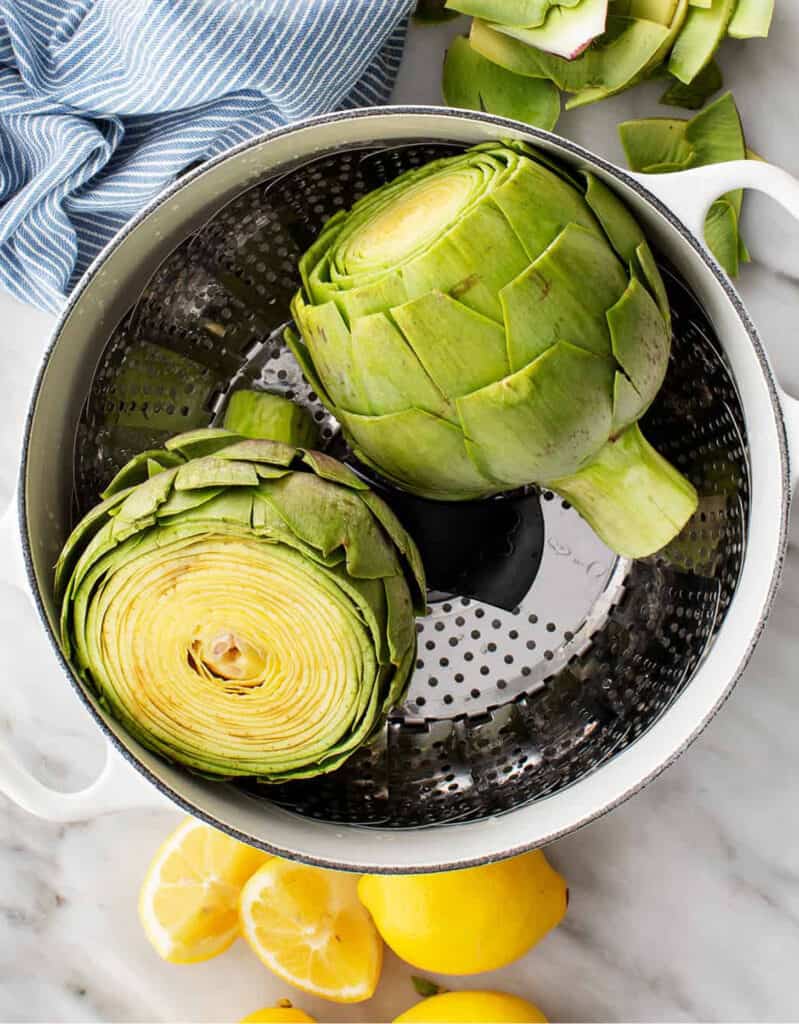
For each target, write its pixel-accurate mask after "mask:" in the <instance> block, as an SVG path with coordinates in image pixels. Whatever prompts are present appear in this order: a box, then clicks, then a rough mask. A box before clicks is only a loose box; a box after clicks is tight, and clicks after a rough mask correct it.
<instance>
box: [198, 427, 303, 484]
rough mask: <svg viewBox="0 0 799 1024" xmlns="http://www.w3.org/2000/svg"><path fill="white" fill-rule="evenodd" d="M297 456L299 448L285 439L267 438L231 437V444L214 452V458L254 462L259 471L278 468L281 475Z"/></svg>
mask: <svg viewBox="0 0 799 1024" xmlns="http://www.w3.org/2000/svg"><path fill="white" fill-rule="evenodd" d="M296 456H297V448H296V447H295V446H294V445H293V444H289V443H287V442H284V441H270V440H267V439H266V438H254V437H253V438H248V439H247V440H245V441H237V440H236V439H235V438H233V437H232V438H231V440H230V444H228V445H227V446H226V447H225V448H221V449H219V450H218V451H217V452H215V453H214V455H213V458H217V459H224V460H234V461H238V462H253V463H255V464H256V466H255V468H256V470H257V471H259V475H260V471H262V470H264V469H268V470H270V471H271V470H277V471H278V473H279V475H281V476H282V475H283V472H284V471H285V470H287V469H288V467H289V466H290V465H291V463H292V462H293V461H294V459H295V458H296Z"/></svg>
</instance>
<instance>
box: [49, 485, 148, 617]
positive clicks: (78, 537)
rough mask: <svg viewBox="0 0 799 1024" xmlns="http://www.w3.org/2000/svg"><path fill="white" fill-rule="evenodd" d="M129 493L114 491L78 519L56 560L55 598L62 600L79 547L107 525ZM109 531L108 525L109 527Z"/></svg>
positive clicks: (128, 490) (126, 490) (129, 490)
mask: <svg viewBox="0 0 799 1024" xmlns="http://www.w3.org/2000/svg"><path fill="white" fill-rule="evenodd" d="M130 493H131V488H127V489H125V490H122V491H115V492H114V493H113V494H111V495H110V496H109V497H108V498H105V499H104V500H103V501H101V502H100V504H99V505H95V506H94V508H93V509H91V510H90V511H89V512H87V514H86V515H85V516H84V517H83V519H81V520H80V522H79V523H78V524H77V526H76V527H75V528H74V530H72V532H71V533H70V535H69V537H68V538H67V540H66V543H65V544H64V546H63V548H62V549H61V553H60V555H59V556H58V561H57V562H56V565H55V584H54V586H55V595H56V600H62V599H63V594H64V590H65V589H66V586H67V583H68V582H69V578H70V576H71V575H72V573H73V572H74V569H75V563H76V562H77V560H78V558H79V557H80V553H81V549H82V547H83V546H84V545H86V544H88V543H89V542H90V541H91V540H92V539H93V538H94V537H95V536H96V534H97V533H98V532H99V531H100V530H101V529H102V528H103V527H104V526H107V525H108V522H109V519H110V517H111V514H112V513H113V512H114V511H115V510H116V509H117V508H118V507H119V506H120V505H121V504H122V502H124V501H125V499H126V498H127V497H128V495H129V494H130ZM109 533H110V527H109Z"/></svg>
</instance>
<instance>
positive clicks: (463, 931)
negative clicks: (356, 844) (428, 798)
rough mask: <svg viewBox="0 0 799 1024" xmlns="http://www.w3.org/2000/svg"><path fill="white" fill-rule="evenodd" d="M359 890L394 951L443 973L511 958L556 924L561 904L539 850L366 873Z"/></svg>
mask: <svg viewBox="0 0 799 1024" xmlns="http://www.w3.org/2000/svg"><path fill="white" fill-rule="evenodd" d="M358 894H359V896H360V897H361V900H362V902H363V903H364V905H365V906H366V907H367V908H368V909H369V911H370V912H371V914H372V917H373V919H374V922H375V924H376V925H377V928H378V930H379V932H380V934H381V935H382V936H383V938H384V939H385V940H386V942H387V943H388V945H389V946H390V947H391V948H392V949H393V950H394V952H395V953H396V954H397V956H400V957H402V959H403V960H406V961H407V962H408V963H409V964H413V966H414V967H419V968H421V969H422V970H424V971H437V972H440V973H443V974H476V973H478V972H480V971H492V970H494V969H495V968H497V967H503V966H504V965H505V964H509V963H511V962H512V961H513V960H516V959H517V958H518V957H520V956H521V955H522V954H523V953H526V952H527V950H528V949H530V947H531V946H534V945H535V943H536V942H538V941H539V939H541V938H543V936H544V935H546V933H547V932H548V931H549V930H550V929H551V928H554V927H555V925H557V924H559V923H560V921H561V919H562V918H563V915H564V914H565V912H566V902H567V889H566V882H565V881H564V879H563V878H562V877H561V876H560V875H559V874H558V873H557V871H555V870H554V869H553V868H551V867H550V865H549V863H548V862H547V859H546V857H544V854H543V853H541V851H540V850H537V851H535V852H534V853H525V854H523V855H522V856H521V857H513V858H512V859H510V860H504V861H500V862H499V863H497V864H487V865H485V866H483V867H477V868H465V869H463V870H460V871H448V872H443V873H440V874H433V875H364V876H363V877H362V878H361V881H360V883H359V886H358Z"/></svg>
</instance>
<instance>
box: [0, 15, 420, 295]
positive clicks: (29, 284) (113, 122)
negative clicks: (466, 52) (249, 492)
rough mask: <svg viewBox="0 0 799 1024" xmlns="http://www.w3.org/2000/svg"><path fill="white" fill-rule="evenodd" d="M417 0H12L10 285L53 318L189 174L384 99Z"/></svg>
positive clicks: (2, 264) (7, 121)
mask: <svg viewBox="0 0 799 1024" xmlns="http://www.w3.org/2000/svg"><path fill="white" fill-rule="evenodd" d="M413 5H414V0H0V286H2V287H4V288H6V289H7V290H8V291H10V292H11V293H12V294H14V295H15V296H17V298H20V299H22V300H24V301H26V302H30V303H33V304H34V305H36V306H39V307H40V308H42V309H46V310H51V311H57V310H58V309H59V308H60V307H61V306H62V304H63V302H64V297H65V296H66V295H67V294H68V293H69V291H70V289H71V288H72V286H73V285H74V284H75V282H76V280H77V278H78V277H79V276H80V274H81V273H82V272H83V271H84V270H85V269H86V267H87V266H88V264H89V263H90V262H91V260H92V259H93V258H94V256H96V254H97V253H98V251H99V250H100V249H101V248H102V247H103V245H104V244H105V243H106V242H107V241H108V239H109V238H110V237H111V235H112V234H113V233H114V232H115V231H116V230H117V229H118V228H119V227H121V225H122V224H124V223H125V221H126V220H127V219H128V218H129V217H130V216H131V214H133V213H135V211H136V210H138V209H139V208H140V207H141V206H142V205H143V204H144V203H146V202H147V201H148V200H149V199H150V198H151V197H152V196H154V195H155V194H156V193H157V192H158V191H159V190H160V189H161V188H162V187H163V186H164V185H165V184H166V183H168V182H169V181H171V180H173V179H174V178H175V177H176V176H177V175H178V174H179V173H180V172H181V170H182V169H184V168H185V167H186V166H187V165H188V164H190V163H193V162H194V161H197V160H203V159H206V158H208V157H211V156H214V155H215V154H217V153H220V152H222V151H223V150H224V149H226V148H227V147H229V146H232V145H235V144H236V143H238V142H241V141H243V140H244V139H247V138H249V137H251V136H253V135H256V134H258V133H259V132H263V131H266V130H268V129H271V128H275V127H278V126H279V125H282V124H286V123H288V122H290V121H293V120H296V119H298V118H302V117H308V116H311V115H313V114H319V113H323V112H325V111H328V110H335V109H341V108H349V107H358V106H372V105H375V104H381V103H385V102H386V101H387V100H388V97H389V94H390V91H391V87H392V85H393V82H394V77H395V75H396V72H397V69H398V67H399V63H400V60H401V57H402V47H403V43H404V38H405V29H406V26H407V19H408V14H409V11H410V9H411V8H412V7H413Z"/></svg>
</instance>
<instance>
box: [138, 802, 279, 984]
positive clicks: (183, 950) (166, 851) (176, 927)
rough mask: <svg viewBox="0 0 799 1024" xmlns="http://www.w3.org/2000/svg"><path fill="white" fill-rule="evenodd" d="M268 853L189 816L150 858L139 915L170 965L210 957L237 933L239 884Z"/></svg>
mask: <svg viewBox="0 0 799 1024" xmlns="http://www.w3.org/2000/svg"><path fill="white" fill-rule="evenodd" d="M268 859H269V855H268V854H266V853H262V852H261V851H260V850H256V849H254V848H253V847H251V846H245V844H244V843H239V842H237V841H236V840H235V839H231V838H230V837H229V836H226V835H225V834H224V833H223V832H218V831H217V830H216V829H214V828H209V826H208V825H203V824H202V822H199V821H196V820H195V819H194V818H189V819H188V820H187V821H185V822H184V823H183V824H182V825H180V826H179V828H177V829H176V831H175V832H173V833H172V835H171V836H169V838H168V839H167V840H166V842H165V843H164V844H163V845H162V846H161V848H160V849H159V851H158V853H156V855H155V857H154V858H153V861H152V863H151V864H150V867H149V869H148V871H147V875H146V876H145V879H144V883H143V884H142V887H141V892H140V894H139V920H140V921H141V923H142V927H143V928H144V931H145V934H146V935H147V938H148V939H149V940H150V942H151V943H152V945H153V948H154V949H155V951H156V952H157V953H158V955H159V956H161V957H163V958H164V960H169V961H170V962H171V963H173V964H191V963H196V962H197V961H199V960H209V959H210V958H211V957H212V956H217V954H219V953H222V952H224V950H226V949H227V948H228V946H230V944H231V943H232V942H233V941H234V940H235V939H236V937H237V936H238V935H239V915H238V904H239V896H240V894H241V887H242V886H243V885H244V883H245V882H246V881H247V879H248V878H249V877H250V875H252V874H253V872H254V871H256V870H257V869H258V868H259V867H260V866H261V865H262V864H263V863H264V862H265V861H267V860H268Z"/></svg>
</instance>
